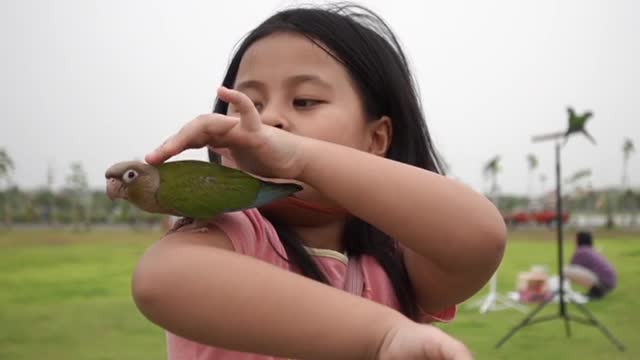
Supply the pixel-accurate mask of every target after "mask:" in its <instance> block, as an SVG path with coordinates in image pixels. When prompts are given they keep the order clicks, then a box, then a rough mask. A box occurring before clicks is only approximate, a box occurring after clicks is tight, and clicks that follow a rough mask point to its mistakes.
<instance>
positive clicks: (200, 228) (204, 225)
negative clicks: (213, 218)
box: [191, 219, 209, 233]
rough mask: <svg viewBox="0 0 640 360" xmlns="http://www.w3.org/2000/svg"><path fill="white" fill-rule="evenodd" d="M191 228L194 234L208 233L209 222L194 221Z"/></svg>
mask: <svg viewBox="0 0 640 360" xmlns="http://www.w3.org/2000/svg"><path fill="white" fill-rule="evenodd" d="M191 228H192V229H193V230H192V231H193V232H199V233H207V232H209V220H201V219H194V220H193V223H191Z"/></svg>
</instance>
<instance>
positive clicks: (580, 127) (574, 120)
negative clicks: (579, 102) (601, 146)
mask: <svg viewBox="0 0 640 360" xmlns="http://www.w3.org/2000/svg"><path fill="white" fill-rule="evenodd" d="M567 112H568V113H569V129H567V132H566V133H565V134H564V138H565V142H566V141H567V139H568V138H569V135H570V134H573V133H576V132H581V133H583V134H584V135H585V136H586V137H587V138H588V139H589V140H591V142H592V143H594V144H595V143H596V140H595V139H594V138H593V137H592V136H591V134H589V133H588V132H587V129H585V125H586V123H587V120H589V118H590V117H591V116H593V113H592V112H590V111H586V112H585V113H584V114H582V115H576V113H575V111H573V109H572V108H571V107H569V108H567Z"/></svg>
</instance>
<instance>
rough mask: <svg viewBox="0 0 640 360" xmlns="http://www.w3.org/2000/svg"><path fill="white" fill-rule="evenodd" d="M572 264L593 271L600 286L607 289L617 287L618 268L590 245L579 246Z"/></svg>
mask: <svg viewBox="0 0 640 360" xmlns="http://www.w3.org/2000/svg"><path fill="white" fill-rule="evenodd" d="M571 264H572V265H580V266H582V267H584V268H587V269H589V270H591V271H593V273H594V274H596V276H597V277H598V281H599V282H600V286H601V287H602V288H604V289H605V290H607V291H610V290H613V288H615V287H616V283H617V275H616V270H615V269H614V268H613V266H612V265H611V263H610V262H609V261H608V260H607V259H606V258H605V257H604V256H603V255H602V254H600V253H599V252H597V251H595V250H594V249H593V248H592V247H590V246H578V248H577V249H576V252H575V253H574V254H573V258H572V259H571Z"/></svg>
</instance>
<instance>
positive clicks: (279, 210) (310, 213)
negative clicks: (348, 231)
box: [260, 196, 348, 226]
mask: <svg viewBox="0 0 640 360" xmlns="http://www.w3.org/2000/svg"><path fill="white" fill-rule="evenodd" d="M260 212H262V213H263V214H264V215H265V216H267V217H268V218H271V219H272V220H274V221H276V222H281V223H284V224H287V225H293V226H318V225H325V224H329V223H333V222H335V221H338V220H343V219H344V218H345V217H347V215H348V213H347V211H346V210H344V209H342V208H339V207H334V206H330V205H325V204H322V203H320V202H314V201H309V200H303V199H300V198H297V197H293V196H290V197H288V198H285V199H282V200H279V201H274V202H272V203H269V204H267V205H264V206H262V207H260Z"/></svg>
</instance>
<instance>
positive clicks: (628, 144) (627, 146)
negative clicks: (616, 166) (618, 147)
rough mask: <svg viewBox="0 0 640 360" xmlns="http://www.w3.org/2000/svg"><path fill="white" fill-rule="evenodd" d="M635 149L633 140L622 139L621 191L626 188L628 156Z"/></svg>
mask: <svg viewBox="0 0 640 360" xmlns="http://www.w3.org/2000/svg"><path fill="white" fill-rule="evenodd" d="M635 151H636V148H635V146H634V145H633V140H631V139H629V138H626V139H624V143H623V144H622V191H625V190H626V189H627V186H628V185H629V184H628V183H627V182H628V178H627V171H628V170H629V158H630V157H631V154H632V153H633V152H635Z"/></svg>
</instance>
